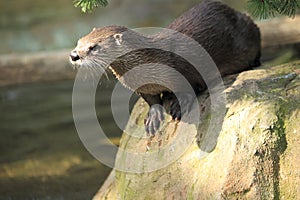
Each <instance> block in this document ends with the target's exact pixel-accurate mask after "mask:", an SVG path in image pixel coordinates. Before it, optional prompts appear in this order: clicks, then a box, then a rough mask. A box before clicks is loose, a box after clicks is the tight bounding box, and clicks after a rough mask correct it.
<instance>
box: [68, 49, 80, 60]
mask: <svg viewBox="0 0 300 200" xmlns="http://www.w3.org/2000/svg"><path fill="white" fill-rule="evenodd" d="M70 58H71V60H72V61H77V60H79V56H78V54H77V52H76V51H75V50H74V51H72V52H71V54H70Z"/></svg>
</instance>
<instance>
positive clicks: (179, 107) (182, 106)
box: [162, 92, 195, 120]
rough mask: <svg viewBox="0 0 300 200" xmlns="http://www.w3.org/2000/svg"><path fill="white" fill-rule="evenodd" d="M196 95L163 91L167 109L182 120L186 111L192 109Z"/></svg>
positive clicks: (173, 116) (175, 117)
mask: <svg viewBox="0 0 300 200" xmlns="http://www.w3.org/2000/svg"><path fill="white" fill-rule="evenodd" d="M194 100H195V96H193V95H191V94H189V93H176V94H174V93H171V92H165V93H163V97H162V102H163V106H164V108H165V109H166V111H167V113H169V114H170V115H171V116H172V118H173V119H174V120H181V117H182V116H183V115H184V114H185V113H189V112H190V111H191V109H192V106H193V103H194Z"/></svg>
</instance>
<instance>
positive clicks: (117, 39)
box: [113, 33, 123, 45]
mask: <svg viewBox="0 0 300 200" xmlns="http://www.w3.org/2000/svg"><path fill="white" fill-rule="evenodd" d="M113 37H114V39H115V42H116V44H117V45H121V43H122V37H123V34H121V33H116V34H114V36H113Z"/></svg>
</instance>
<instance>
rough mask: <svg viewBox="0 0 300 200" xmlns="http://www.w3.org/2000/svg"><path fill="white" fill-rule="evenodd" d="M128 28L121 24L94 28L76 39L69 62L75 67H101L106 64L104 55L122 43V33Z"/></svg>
mask: <svg viewBox="0 0 300 200" xmlns="http://www.w3.org/2000/svg"><path fill="white" fill-rule="evenodd" d="M127 30H128V29H127V28H126V27H123V26H116V25H114V26H106V27H102V28H94V29H93V30H92V32H90V33H89V34H87V35H86V36H84V37H82V38H81V39H79V40H78V43H77V46H76V48H75V49H74V50H73V51H71V54H70V58H69V59H70V62H71V63H72V64H73V65H74V66H76V67H81V66H85V67H90V68H97V67H99V66H100V67H103V66H104V65H106V64H107V60H106V59H105V56H107V54H108V52H111V51H112V49H115V50H116V49H117V48H118V46H121V43H122V35H123V34H122V33H123V32H125V31H127Z"/></svg>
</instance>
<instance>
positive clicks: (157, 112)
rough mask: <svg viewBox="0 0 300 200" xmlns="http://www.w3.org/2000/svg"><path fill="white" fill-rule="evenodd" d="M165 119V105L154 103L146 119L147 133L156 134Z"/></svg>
mask: <svg viewBox="0 0 300 200" xmlns="http://www.w3.org/2000/svg"><path fill="white" fill-rule="evenodd" d="M163 120H164V115H163V107H162V106H161V105H159V104H155V105H152V106H151V107H150V109H149V112H148V116H147V118H146V119H145V128H146V132H147V134H151V135H155V133H156V132H157V131H158V130H159V127H160V124H161V122H162V121H163Z"/></svg>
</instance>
